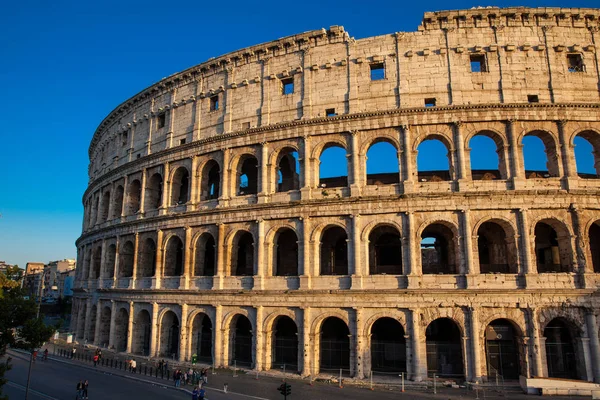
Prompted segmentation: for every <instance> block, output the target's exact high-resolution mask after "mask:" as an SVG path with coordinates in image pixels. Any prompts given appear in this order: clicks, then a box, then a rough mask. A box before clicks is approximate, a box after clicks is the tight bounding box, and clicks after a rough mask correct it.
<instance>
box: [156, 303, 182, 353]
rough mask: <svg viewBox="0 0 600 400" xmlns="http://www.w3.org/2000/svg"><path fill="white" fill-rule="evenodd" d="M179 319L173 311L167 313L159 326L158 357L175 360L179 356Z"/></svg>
mask: <svg viewBox="0 0 600 400" xmlns="http://www.w3.org/2000/svg"><path fill="white" fill-rule="evenodd" d="M179 334H180V331H179V318H178V317H177V315H176V314H175V313H174V312H173V311H167V312H166V313H165V315H163V317H162V321H161V324H160V341H159V343H160V355H161V356H163V357H169V358H177V357H178V356H179Z"/></svg>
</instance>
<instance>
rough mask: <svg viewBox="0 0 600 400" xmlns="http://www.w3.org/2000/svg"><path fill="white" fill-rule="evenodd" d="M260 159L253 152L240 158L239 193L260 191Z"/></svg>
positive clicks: (238, 173) (245, 193) (238, 172)
mask: <svg viewBox="0 0 600 400" xmlns="http://www.w3.org/2000/svg"><path fill="white" fill-rule="evenodd" d="M258 168H259V167H258V160H257V159H256V157H254V156H253V155H251V154H244V155H242V156H241V157H240V158H239V160H238V168H237V181H236V183H237V193H238V195H240V196H242V195H247V194H257V193H258Z"/></svg>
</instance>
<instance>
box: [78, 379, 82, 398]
mask: <svg viewBox="0 0 600 400" xmlns="http://www.w3.org/2000/svg"><path fill="white" fill-rule="evenodd" d="M77 398H78V399H81V398H83V380H81V379H80V380H79V382H78V383H77Z"/></svg>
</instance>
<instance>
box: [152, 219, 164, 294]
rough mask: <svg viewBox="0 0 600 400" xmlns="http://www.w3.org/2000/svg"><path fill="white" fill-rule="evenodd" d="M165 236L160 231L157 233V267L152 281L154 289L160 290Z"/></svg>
mask: <svg viewBox="0 0 600 400" xmlns="http://www.w3.org/2000/svg"><path fill="white" fill-rule="evenodd" d="M163 234H164V232H163V231H162V230H161V229H159V230H158V231H156V265H155V267H154V278H153V279H152V280H153V282H152V288H153V289H159V288H160V280H161V278H162V273H163V271H162V264H163V255H164V251H165V249H164V248H163V247H164V246H163Z"/></svg>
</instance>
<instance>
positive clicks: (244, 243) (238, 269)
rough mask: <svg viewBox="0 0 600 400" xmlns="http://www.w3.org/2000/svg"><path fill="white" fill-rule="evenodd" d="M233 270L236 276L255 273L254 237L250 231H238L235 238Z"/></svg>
mask: <svg viewBox="0 0 600 400" xmlns="http://www.w3.org/2000/svg"><path fill="white" fill-rule="evenodd" d="M231 272H232V275H235V276H250V275H254V238H253V237H252V234H251V233H250V232H246V231H241V232H238V233H237V234H236V236H235V238H234V241H233V251H232V260H231Z"/></svg>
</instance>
